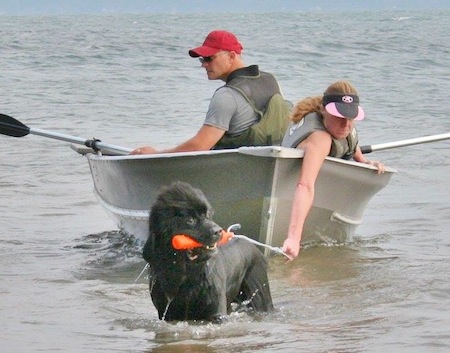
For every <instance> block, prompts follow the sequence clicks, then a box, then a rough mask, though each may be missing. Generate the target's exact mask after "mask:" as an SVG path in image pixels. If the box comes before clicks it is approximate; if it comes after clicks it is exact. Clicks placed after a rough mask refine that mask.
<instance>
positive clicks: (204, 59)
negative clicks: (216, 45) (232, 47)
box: [198, 51, 228, 65]
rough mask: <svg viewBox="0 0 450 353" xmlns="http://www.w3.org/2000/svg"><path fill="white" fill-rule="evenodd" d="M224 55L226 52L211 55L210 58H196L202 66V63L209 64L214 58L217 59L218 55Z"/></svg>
mask: <svg viewBox="0 0 450 353" xmlns="http://www.w3.org/2000/svg"><path fill="white" fill-rule="evenodd" d="M224 53H228V52H227V51H221V52H219V53H217V54H215V55H211V56H203V57H200V58H198V60H200V63H201V64H202V65H203V64H204V63H208V64H209V63H211V62H212V61H213V60H214V59H215V58H216V57H218V56H219V55H220V54H224Z"/></svg>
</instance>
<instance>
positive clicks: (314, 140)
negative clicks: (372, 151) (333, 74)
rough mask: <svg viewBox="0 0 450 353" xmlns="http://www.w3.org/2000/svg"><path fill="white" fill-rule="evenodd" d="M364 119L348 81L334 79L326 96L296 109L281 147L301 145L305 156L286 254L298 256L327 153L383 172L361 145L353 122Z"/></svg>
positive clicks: (382, 167) (295, 198)
mask: <svg viewBox="0 0 450 353" xmlns="http://www.w3.org/2000/svg"><path fill="white" fill-rule="evenodd" d="M363 119H364V111H363V109H362V108H361V107H360V106H359V97H358V93H357V91H356V89H355V88H354V87H353V86H352V84H351V83H349V82H347V81H338V82H335V83H333V84H332V85H330V86H329V87H328V88H327V89H326V91H325V93H324V94H323V96H318V97H308V98H306V99H304V100H302V101H300V102H298V103H297V104H296V105H295V107H294V108H293V112H292V116H291V120H292V122H291V124H290V126H289V128H288V130H287V131H286V134H285V136H284V139H283V142H282V146H283V147H296V148H301V149H302V150H304V151H305V155H304V157H303V166H302V168H301V171H300V177H299V180H298V183H297V186H296V189H295V194H294V200H293V205H292V211H291V220H290V223H289V230H288V235H287V238H286V240H285V241H284V244H283V251H284V252H285V253H286V254H287V255H289V256H291V257H296V256H297V255H298V253H299V251H300V241H301V238H302V231H303V225H304V223H305V219H306V216H307V215H308V212H309V210H310V208H311V206H312V203H313V200H314V184H315V182H316V179H317V175H318V173H319V170H320V168H321V166H322V163H323V161H324V160H325V157H326V156H332V157H337V158H344V159H352V158H353V159H354V160H355V161H357V162H361V163H366V164H370V165H373V166H376V167H377V169H378V174H380V173H383V172H384V170H385V169H384V165H383V164H382V163H380V162H378V161H369V160H368V159H366V158H365V157H364V155H363V154H362V152H361V149H360V147H359V145H358V135H357V132H356V129H355V126H354V122H355V121H359V120H363Z"/></svg>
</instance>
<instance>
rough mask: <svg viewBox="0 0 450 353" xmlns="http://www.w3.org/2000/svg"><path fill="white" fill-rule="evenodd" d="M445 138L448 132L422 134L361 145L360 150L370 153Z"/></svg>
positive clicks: (448, 137) (447, 136)
mask: <svg viewBox="0 0 450 353" xmlns="http://www.w3.org/2000/svg"><path fill="white" fill-rule="evenodd" d="M447 139H450V133H447V134H440V135H432V136H424V137H416V138H412V139H408V140H400V141H394V142H386V143H380V144H378V145H367V146H361V151H362V153H370V152H374V151H381V150H387V149H389V148H397V147H404V146H412V145H418V144H420V143H428V142H434V141H441V140H447Z"/></svg>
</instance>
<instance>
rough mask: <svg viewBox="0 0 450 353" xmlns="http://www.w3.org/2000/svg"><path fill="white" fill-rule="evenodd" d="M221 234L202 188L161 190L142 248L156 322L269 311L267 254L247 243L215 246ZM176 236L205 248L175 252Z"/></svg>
mask: <svg viewBox="0 0 450 353" xmlns="http://www.w3.org/2000/svg"><path fill="white" fill-rule="evenodd" d="M221 230H222V228H221V227H220V226H219V225H217V224H216V223H215V222H214V221H213V220H212V210H211V206H210V204H209V203H208V201H207V199H206V197H205V196H204V194H203V192H202V191H201V190H199V189H196V188H193V187H192V186H191V185H190V184H187V183H184V182H175V183H173V184H171V185H170V186H168V187H166V188H164V189H163V190H162V191H161V192H160V194H159V195H158V197H157V199H156V201H155V203H154V204H153V206H152V208H151V210H150V219H149V237H148V239H147V241H146V243H145V245H144V249H143V256H144V259H145V260H146V261H147V262H148V263H149V278H150V295H151V298H152V301H153V304H154V305H155V307H156V309H157V310H158V316H159V318H160V319H162V320H167V321H185V320H206V321H213V322H220V321H222V320H223V319H224V318H226V317H227V315H228V314H230V313H231V311H232V308H233V310H234V309H236V308H240V309H243V308H244V309H249V310H250V311H259V312H261V311H262V312H267V311H271V310H273V304H272V297H271V293H270V288H269V280H268V276H267V261H266V258H265V256H264V255H263V253H262V252H261V251H260V250H259V249H258V248H257V247H256V246H255V245H253V244H251V243H250V242H248V241H247V240H245V239H231V240H230V241H228V242H227V243H226V244H224V245H219V246H218V245H217V243H218V242H219V240H220V238H221ZM178 234H184V235H188V236H189V237H191V238H193V239H194V240H196V241H197V242H199V243H201V244H203V245H204V246H202V247H199V248H195V249H192V250H175V249H174V248H173V247H172V237H173V236H174V235H178ZM232 304H233V305H232Z"/></svg>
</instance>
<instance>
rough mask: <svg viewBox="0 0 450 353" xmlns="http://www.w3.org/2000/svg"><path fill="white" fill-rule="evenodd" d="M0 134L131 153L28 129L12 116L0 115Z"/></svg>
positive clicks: (95, 141) (91, 140)
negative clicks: (48, 139) (49, 139)
mask: <svg viewBox="0 0 450 353" xmlns="http://www.w3.org/2000/svg"><path fill="white" fill-rule="evenodd" d="M0 133H1V134H3V135H8V136H12V137H23V136H27V135H28V134H33V135H39V136H44V137H49V138H52V139H55V140H61V141H66V142H71V143H76V144H79V145H84V146H86V147H90V148H92V149H93V150H95V151H98V150H101V149H105V150H108V151H112V152H115V153H118V154H122V155H124V154H128V153H130V152H131V151H132V149H130V148H126V147H121V146H115V145H110V144H108V143H104V142H101V141H100V140H97V139H95V138H93V139H90V140H86V139H83V138H80V137H76V136H70V135H65V134H60V133H58V132H51V131H46V130H41V129H35V128H33V129H32V128H30V127H28V126H26V125H25V124H23V123H21V122H20V121H19V120H17V119H14V118H13V117H12V116H9V115H6V114H1V113H0Z"/></svg>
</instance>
